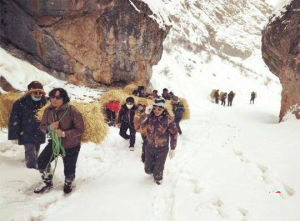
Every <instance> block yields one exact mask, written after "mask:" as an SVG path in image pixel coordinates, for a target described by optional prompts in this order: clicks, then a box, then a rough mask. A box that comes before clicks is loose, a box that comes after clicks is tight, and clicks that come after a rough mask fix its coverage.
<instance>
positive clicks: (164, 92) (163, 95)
mask: <svg viewBox="0 0 300 221" xmlns="http://www.w3.org/2000/svg"><path fill="white" fill-rule="evenodd" d="M161 96H162V97H163V98H164V99H165V100H171V96H170V94H169V90H168V89H167V88H164V89H163V93H162V94H161Z"/></svg>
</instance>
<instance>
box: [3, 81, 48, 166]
mask: <svg viewBox="0 0 300 221" xmlns="http://www.w3.org/2000/svg"><path fill="white" fill-rule="evenodd" d="M27 88H28V91H27V93H26V95H25V96H23V97H21V98H20V99H19V100H17V101H16V102H15V103H14V105H13V108H12V111H11V114H10V118H9V125H8V139H9V140H14V141H15V142H18V144H19V145H24V148H25V163H26V167H27V168H37V157H38V154H39V150H40V145H41V144H42V143H45V134H43V133H42V131H41V130H40V128H39V127H40V122H39V121H38V120H37V119H36V117H35V115H36V113H37V112H38V110H39V109H40V108H42V107H43V106H44V105H45V104H46V98H45V91H44V90H43V85H42V84H41V83H40V82H38V81H32V82H31V83H30V84H29V85H28V86H27Z"/></svg>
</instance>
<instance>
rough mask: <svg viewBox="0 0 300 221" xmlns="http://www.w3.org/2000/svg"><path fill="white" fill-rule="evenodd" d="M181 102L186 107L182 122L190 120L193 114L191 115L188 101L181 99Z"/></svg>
mask: <svg viewBox="0 0 300 221" xmlns="http://www.w3.org/2000/svg"><path fill="white" fill-rule="evenodd" d="M179 100H180V102H181V103H182V104H183V106H184V113H183V116H182V120H188V119H190V116H191V114H190V108H189V105H188V102H187V100H186V99H185V98H179Z"/></svg>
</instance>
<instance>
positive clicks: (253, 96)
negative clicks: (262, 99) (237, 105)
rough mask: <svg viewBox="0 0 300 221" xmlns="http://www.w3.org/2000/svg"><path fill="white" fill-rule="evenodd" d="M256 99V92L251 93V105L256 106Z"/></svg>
mask: <svg viewBox="0 0 300 221" xmlns="http://www.w3.org/2000/svg"><path fill="white" fill-rule="evenodd" d="M255 98H256V93H255V92H254V91H252V92H251V98H250V104H251V103H252V104H254V100H255Z"/></svg>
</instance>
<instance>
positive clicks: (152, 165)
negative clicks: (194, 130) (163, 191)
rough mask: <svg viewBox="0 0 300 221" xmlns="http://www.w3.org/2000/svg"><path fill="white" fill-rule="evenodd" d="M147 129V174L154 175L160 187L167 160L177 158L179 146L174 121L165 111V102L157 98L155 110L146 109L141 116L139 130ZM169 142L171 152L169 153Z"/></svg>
mask: <svg viewBox="0 0 300 221" xmlns="http://www.w3.org/2000/svg"><path fill="white" fill-rule="evenodd" d="M144 126H145V127H146V130H147V134H146V141H147V142H146V144H145V172H146V173H147V174H152V175H153V178H154V181H155V182H156V183H157V184H158V185H159V184H161V182H162V179H163V171H164V166H165V162H166V158H167V155H168V152H169V157H170V158H171V159H172V158H173V157H174V156H175V148H176V144H177V127H176V124H175V121H174V119H173V118H172V117H171V116H170V115H169V114H168V112H167V110H166V109H165V100H164V99H163V98H156V99H155V101H154V105H153V109H152V110H151V109H149V108H148V107H147V108H146V113H145V114H144V115H142V116H141V118H140V120H139V122H138V125H137V128H139V127H144ZM169 140H170V144H171V150H170V151H169Z"/></svg>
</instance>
